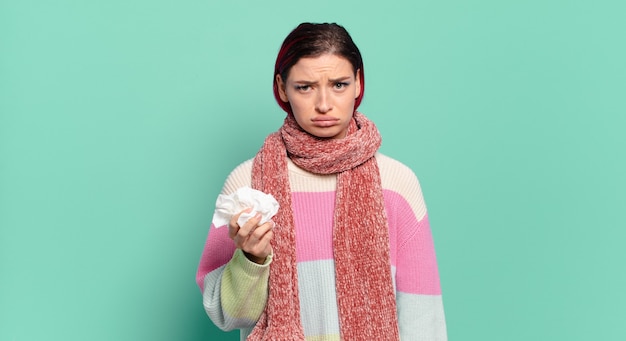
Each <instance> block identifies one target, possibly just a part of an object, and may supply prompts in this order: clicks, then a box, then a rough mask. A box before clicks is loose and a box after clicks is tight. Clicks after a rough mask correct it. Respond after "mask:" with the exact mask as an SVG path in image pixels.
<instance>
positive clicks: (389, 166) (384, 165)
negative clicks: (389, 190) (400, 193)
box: [376, 152, 419, 187]
mask: <svg viewBox="0 0 626 341" xmlns="http://www.w3.org/2000/svg"><path fill="white" fill-rule="evenodd" d="M376 161H377V162H378V169H379V170H380V176H381V180H382V181H383V187H385V186H384V183H387V184H389V185H392V186H395V185H403V184H406V182H407V181H408V182H417V183H419V181H418V179H417V176H416V175H415V173H414V172H413V170H412V169H411V168H409V167H408V166H407V165H405V164H404V163H402V162H400V161H398V160H396V159H394V158H392V157H389V156H387V155H385V154H382V153H380V152H378V153H376ZM398 181H399V182H400V183H397V184H396V182H398Z"/></svg>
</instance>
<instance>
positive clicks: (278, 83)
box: [276, 74, 289, 103]
mask: <svg viewBox="0 0 626 341" xmlns="http://www.w3.org/2000/svg"><path fill="white" fill-rule="evenodd" d="M276 86H277V87H278V96H280V99H281V101H283V102H285V103H288V102H289V99H288V98H287V91H286V90H285V82H283V78H282V77H281V76H280V74H278V75H276Z"/></svg>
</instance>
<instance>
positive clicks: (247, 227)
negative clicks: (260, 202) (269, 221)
mask: <svg viewBox="0 0 626 341" xmlns="http://www.w3.org/2000/svg"><path fill="white" fill-rule="evenodd" d="M259 221H261V214H260V213H257V214H256V215H255V216H254V217H252V218H250V219H248V221H247V222H246V223H245V224H243V226H239V229H238V230H237V232H236V234H235V235H234V237H233V241H235V245H236V246H237V247H238V248H241V249H244V247H245V245H246V243H248V238H249V237H250V233H251V232H252V231H254V230H255V229H256V227H257V225H258V224H259Z"/></svg>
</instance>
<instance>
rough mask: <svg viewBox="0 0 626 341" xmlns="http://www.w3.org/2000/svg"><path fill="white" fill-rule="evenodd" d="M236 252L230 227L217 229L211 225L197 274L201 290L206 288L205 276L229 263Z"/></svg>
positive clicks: (197, 281)
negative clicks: (229, 231)
mask: <svg viewBox="0 0 626 341" xmlns="http://www.w3.org/2000/svg"><path fill="white" fill-rule="evenodd" d="M234 252H235V243H233V241H232V240H231V239H230V237H228V226H222V227H220V228H218V229H216V228H215V227H214V226H213V224H211V229H210V230H209V236H208V238H207V241H206V244H205V245H204V251H203V252H202V258H201V259H200V265H199V266H198V272H197V273H196V283H197V284H198V286H199V287H200V290H202V289H203V288H204V276H206V274H208V273H209V272H211V271H213V270H215V269H217V268H219V267H220V266H222V265H224V264H226V263H228V261H229V260H230V259H231V258H232V257H233V253H234Z"/></svg>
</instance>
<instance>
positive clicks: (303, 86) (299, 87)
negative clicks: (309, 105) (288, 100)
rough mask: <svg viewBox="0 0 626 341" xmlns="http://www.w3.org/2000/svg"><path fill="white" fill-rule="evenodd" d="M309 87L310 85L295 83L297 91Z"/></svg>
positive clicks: (306, 89) (305, 89)
mask: <svg viewBox="0 0 626 341" xmlns="http://www.w3.org/2000/svg"><path fill="white" fill-rule="evenodd" d="M309 89H311V86H310V85H296V90H298V91H308V90H309Z"/></svg>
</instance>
